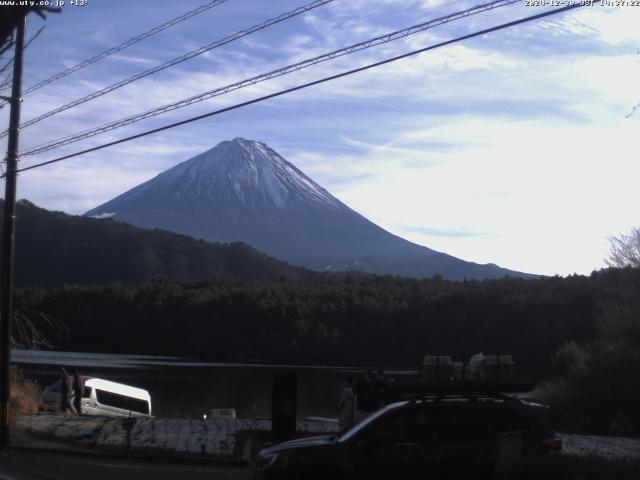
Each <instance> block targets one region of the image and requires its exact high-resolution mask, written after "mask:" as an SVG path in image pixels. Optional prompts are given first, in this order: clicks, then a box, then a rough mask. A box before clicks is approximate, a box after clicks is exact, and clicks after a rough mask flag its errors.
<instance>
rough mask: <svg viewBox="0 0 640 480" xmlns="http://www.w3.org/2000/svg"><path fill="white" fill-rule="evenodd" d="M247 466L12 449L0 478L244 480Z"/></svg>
mask: <svg viewBox="0 0 640 480" xmlns="http://www.w3.org/2000/svg"><path fill="white" fill-rule="evenodd" d="M250 478H251V472H250V469H249V468H248V467H236V466H225V465H198V464H187V463H168V462H150V461H139V460H126V459H113V458H107V457H100V456H87V455H78V454H71V453H49V452H34V451H24V450H20V451H14V452H12V453H11V454H9V455H8V456H5V457H0V480H87V479H91V480H113V479H118V480H132V479H144V480H169V479H179V480H191V479H194V480H199V479H208V480H248V479H250Z"/></svg>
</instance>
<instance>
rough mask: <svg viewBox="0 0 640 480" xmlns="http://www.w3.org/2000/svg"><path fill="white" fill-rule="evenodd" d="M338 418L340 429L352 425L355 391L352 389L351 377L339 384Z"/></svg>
mask: <svg viewBox="0 0 640 480" xmlns="http://www.w3.org/2000/svg"><path fill="white" fill-rule="evenodd" d="M338 420H339V421H340V430H342V431H345V430H348V429H349V428H351V427H352V426H353V422H354V420H355V392H354V391H353V377H347V380H346V381H345V382H342V383H341V384H340V398H339V400H338Z"/></svg>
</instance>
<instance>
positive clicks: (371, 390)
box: [355, 368, 376, 423]
mask: <svg viewBox="0 0 640 480" xmlns="http://www.w3.org/2000/svg"><path fill="white" fill-rule="evenodd" d="M375 394H376V392H375V385H374V384H373V371H372V370H371V369H370V368H368V369H366V370H365V371H364V372H363V374H362V378H359V379H358V382H357V384H356V415H355V417H356V418H355V423H359V422H360V421H361V420H364V419H365V418H366V417H367V416H368V415H369V414H370V413H371V412H373V411H374V410H376V401H375Z"/></svg>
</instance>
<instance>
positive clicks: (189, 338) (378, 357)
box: [16, 270, 639, 376]
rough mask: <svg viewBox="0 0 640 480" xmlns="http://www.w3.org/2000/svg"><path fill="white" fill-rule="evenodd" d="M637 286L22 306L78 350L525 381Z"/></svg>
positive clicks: (162, 292)
mask: <svg viewBox="0 0 640 480" xmlns="http://www.w3.org/2000/svg"><path fill="white" fill-rule="evenodd" d="M637 277H639V275H638V274H637V272H636V271H634V270H629V271H626V270H619V271H618V270H612V271H606V272H601V273H595V274H593V275H592V276H590V277H584V276H573V277H568V278H559V277H553V278H542V279H537V280H522V279H510V278H506V279H503V280H491V281H465V282H451V281H446V280H443V279H442V278H439V277H435V278H432V279H424V280H414V279H406V278H397V277H379V276H369V275H358V274H346V275H326V276H318V277H317V278H311V279H306V280H285V279H280V280H268V281H259V280H254V281H246V280H244V281H243V280H237V279H228V278H219V279H212V280H210V281H206V282H197V283H180V282H172V281H156V282H148V283H142V284H124V283H116V284H112V285H109V286H65V287H62V288H58V289H39V288H35V289H24V290H21V291H20V292H19V294H18V296H17V299H16V305H17V306H18V308H29V309H31V310H33V311H40V312H45V313H47V314H49V315H52V316H54V317H56V318H59V319H60V320H62V321H63V322H64V324H65V325H66V326H67V327H68V328H69V329H70V334H69V336H68V337H67V338H66V339H65V340H64V341H63V343H62V344H61V348H65V349H69V350H80V351H87V350H91V351H114V352H129V353H134V352H137V353H150V354H171V355H182V356H189V357H199V358H206V359H212V360H230V359H234V360H238V359H244V360H264V361H274V360H277V361H296V362H334V363H342V362H350V363H353V362H355V363H364V362H371V361H376V362H378V361H382V362H389V363H395V364H407V365H415V364H416V362H418V361H420V359H421V358H422V357H423V356H424V355H425V354H426V353H432V354H452V355H454V356H455V357H456V358H459V359H460V360H462V359H466V358H468V356H469V355H471V354H473V353H476V352H478V351H483V352H485V353H512V354H513V355H514V356H515V359H516V361H517V362H518V364H519V365H520V368H521V371H522V372H524V373H526V374H528V375H534V376H540V375H543V374H544V373H546V372H548V371H549V369H550V367H551V359H552V356H553V353H554V352H555V351H556V350H557V348H558V347H560V346H561V345H562V344H563V343H565V342H567V341H569V340H574V341H577V342H582V341H587V340H590V339H593V338H594V336H595V335H596V334H597V332H596V323H597V319H598V316H599V315H600V314H601V313H602V311H603V305H604V303H603V302H604V300H609V299H610V298H620V299H623V298H624V297H625V296H628V294H629V293H628V291H627V290H628V289H630V288H631V289H632V288H635V287H631V286H629V284H628V282H629V281H631V280H633V281H635V282H636V283H637V282H638V281H639V280H638V278H637ZM636 291H637V290H636Z"/></svg>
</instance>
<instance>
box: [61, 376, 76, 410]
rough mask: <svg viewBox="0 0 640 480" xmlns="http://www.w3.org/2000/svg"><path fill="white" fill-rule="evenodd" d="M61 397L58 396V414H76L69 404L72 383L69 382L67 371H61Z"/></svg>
mask: <svg viewBox="0 0 640 480" xmlns="http://www.w3.org/2000/svg"><path fill="white" fill-rule="evenodd" d="M60 380H61V382H62V385H61V390H60V393H61V396H60V412H61V413H62V414H66V413H67V412H71V413H76V409H75V407H74V406H73V403H72V402H71V395H72V394H73V383H72V382H71V377H69V374H68V373H67V371H66V370H65V369H64V368H63V369H62V376H61V379H60Z"/></svg>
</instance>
